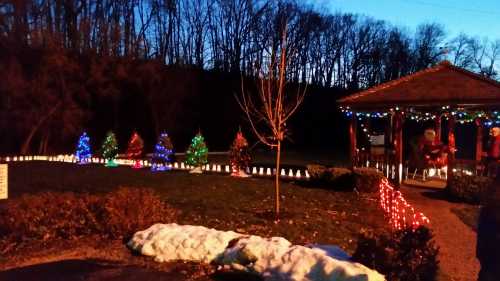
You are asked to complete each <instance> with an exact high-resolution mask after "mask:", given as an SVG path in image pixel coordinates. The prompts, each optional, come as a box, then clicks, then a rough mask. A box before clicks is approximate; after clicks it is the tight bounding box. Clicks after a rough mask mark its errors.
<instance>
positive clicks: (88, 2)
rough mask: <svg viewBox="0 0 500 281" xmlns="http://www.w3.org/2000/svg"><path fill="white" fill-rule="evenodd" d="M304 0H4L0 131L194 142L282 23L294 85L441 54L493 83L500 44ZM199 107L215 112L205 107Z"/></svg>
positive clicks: (378, 71)
mask: <svg viewBox="0 0 500 281" xmlns="http://www.w3.org/2000/svg"><path fill="white" fill-rule="evenodd" d="M300 3H301V2H300V1H298V0H0V77H2V78H3V80H2V82H1V83H0V117H1V118H0V130H2V131H3V133H2V135H3V134H4V133H6V134H7V133H8V135H10V136H15V137H11V144H10V146H9V147H12V146H14V147H16V149H19V150H21V151H22V152H23V153H29V152H40V153H45V152H47V151H50V150H51V148H54V147H56V145H59V143H58V142H60V140H61V139H69V138H70V137H74V136H75V135H78V134H79V133H80V132H81V130H82V128H85V127H87V128H89V127H90V128H92V127H99V128H100V129H99V130H100V131H102V132H99V133H100V134H101V133H102V134H104V132H105V131H106V130H107V129H110V128H111V129H114V130H117V131H118V137H119V138H123V139H127V138H128V136H127V134H128V133H129V130H131V129H133V127H135V128H136V129H139V130H140V129H141V126H144V127H145V128H147V130H146V132H145V134H146V135H150V138H151V139H153V140H154V139H155V134H158V133H159V132H160V131H161V130H163V129H168V130H169V131H170V130H173V131H174V132H173V133H172V135H173V136H174V139H175V136H176V132H177V133H178V134H180V135H182V136H188V135H189V134H191V133H192V132H191V131H189V130H188V128H190V129H192V128H191V127H193V126H194V127H197V126H201V125H203V124H200V123H203V122H205V123H208V122H209V120H210V118H207V117H206V116H203V118H200V116H201V115H202V114H205V115H207V114H211V115H214V116H220V117H222V118H223V117H224V116H227V113H228V112H229V111H231V112H232V113H234V111H238V108H237V105H236V103H235V101H234V97H233V95H234V92H235V91H240V89H239V85H240V82H239V79H240V77H242V75H243V77H252V76H256V75H258V70H259V69H262V67H265V66H266V65H268V64H267V63H266V62H267V61H269V59H270V56H272V54H275V53H277V51H278V49H279V44H280V36H281V35H280V33H281V32H280V30H281V28H282V25H281V24H280V23H283V22H286V23H287V29H286V30H287V34H286V37H287V41H288V54H287V55H288V57H289V60H288V62H287V64H288V65H287V72H286V76H287V77H286V78H287V80H288V81H290V82H292V83H309V84H312V86H313V87H311V89H313V88H314V89H329V88H334V89H337V90H336V91H330V93H341V92H342V91H345V90H347V91H349V92H351V91H355V90H358V89H360V88H365V87H368V86H372V85H375V84H378V83H380V82H384V81H387V80H391V79H396V78H398V77H401V76H403V75H406V74H409V73H412V72H414V71H417V70H419V69H422V68H425V67H428V66H431V65H433V64H435V63H437V62H439V61H440V60H442V59H445V58H447V59H449V60H451V61H452V63H454V64H456V65H459V66H463V67H466V68H469V69H471V70H474V71H477V72H480V73H482V74H483V75H485V76H488V77H493V78H495V77H497V73H498V64H499V59H500V40H497V41H488V40H482V39H478V38H475V37H470V36H467V35H464V34H461V35H459V36H457V37H456V38H452V39H451V40H447V39H446V38H447V37H446V34H445V32H444V28H443V27H442V26H440V25H438V24H434V23H424V24H422V25H420V26H418V27H417V28H416V30H415V31H409V30H408V29H406V28H403V27H399V26H393V25H391V24H389V23H387V22H384V21H380V20H376V19H373V18H370V17H365V16H360V15H355V14H347V13H340V12H339V13H334V14H331V13H323V12H321V11H319V10H318V9H315V8H314V7H310V6H306V5H303V4H300ZM207 71H208V72H207ZM207 73H208V74H207ZM210 73H212V74H210ZM207 89H208V90H207ZM321 92H323V90H321ZM313 95H314V94H313V93H312V92H311V96H313ZM332 95H334V94H332ZM216 99H217V101H215V100H216ZM308 99H313V97H311V98H307V99H306V100H305V106H306V107H307V106H313V105H314V106H318V105H321V103H316V102H315V101H309V100H308ZM332 100H335V97H332ZM203 104H211V105H212V106H214V107H217V109H214V108H212V109H211V111H210V110H209V109H210V108H208V109H206V111H205V112H203V111H202V110H201V109H200V108H203ZM229 108H231V109H229ZM233 109H234V110H233ZM304 111H305V112H309V111H311V110H309V109H307V108H305V109H304ZM316 111H317V110H314V112H316ZM218 114H219V115H218ZM129 115H132V116H135V117H137V116H139V117H138V119H139V120H140V122H139V121H134V118H129V119H127V118H128V116H129ZM184 117H185V118H184ZM186 118H187V119H186ZM297 118H298V119H299V117H297ZM214 119H215V117H214ZM226 119H227V118H226ZM235 119H236V120H230V121H227V122H229V123H231V124H230V125H228V126H227V127H228V130H229V131H227V132H226V131H223V130H222V129H220V128H212V129H211V131H210V132H219V133H222V134H227V135H228V138H229V139H231V136H232V135H233V134H234V132H233V131H230V130H231V129H233V128H230V127H231V126H237V125H238V123H239V122H241V121H240V120H239V119H238V118H235ZM102 120H104V121H102ZM302 121H303V120H302ZM131 122H132V124H131ZM134 122H135V123H134ZM141 122H142V123H141ZM227 122H226V123H227ZM141 124H147V125H141ZM101 127H102V128H101ZM221 127H222V126H221ZM304 127H307V126H304ZM188 131H189V132H188ZM210 132H206V133H208V134H210ZM209 137H210V136H208V138H209ZM16 139H17V140H21V141H15V140H16ZM186 139H187V137H186ZM2 141H4V140H2ZM146 141H148V137H147V136H146ZM52 150H53V149H52Z"/></svg>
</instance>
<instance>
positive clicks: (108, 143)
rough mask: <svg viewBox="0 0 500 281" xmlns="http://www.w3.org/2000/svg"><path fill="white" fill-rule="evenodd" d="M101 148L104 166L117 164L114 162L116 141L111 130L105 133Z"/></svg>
mask: <svg viewBox="0 0 500 281" xmlns="http://www.w3.org/2000/svg"><path fill="white" fill-rule="evenodd" d="M101 150H102V157H103V158H104V159H106V164H105V166H106V167H116V166H118V165H117V164H116V162H115V158H116V155H117V154H118V143H117V141H116V137H115V134H114V133H113V132H111V131H109V132H108V133H107V134H106V139H104V142H103V144H102V147H101Z"/></svg>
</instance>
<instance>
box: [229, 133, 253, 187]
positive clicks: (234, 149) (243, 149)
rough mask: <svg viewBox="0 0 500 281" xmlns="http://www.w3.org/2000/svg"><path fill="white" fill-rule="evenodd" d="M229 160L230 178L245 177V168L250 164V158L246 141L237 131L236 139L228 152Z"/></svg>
mask: <svg viewBox="0 0 500 281" xmlns="http://www.w3.org/2000/svg"><path fill="white" fill-rule="evenodd" d="M229 159H230V163H231V169H232V174H231V175H232V176H236V177H246V176H248V175H247V174H246V173H245V170H246V168H247V167H248V165H249V164H250V161H251V160H252V158H251V157H250V153H249V151H248V141H247V139H245V137H244V136H243V133H242V132H241V131H239V132H238V133H237V134H236V138H235V139H234V141H233V144H232V145H231V149H230V150H229Z"/></svg>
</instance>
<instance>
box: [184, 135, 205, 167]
mask: <svg viewBox="0 0 500 281" xmlns="http://www.w3.org/2000/svg"><path fill="white" fill-rule="evenodd" d="M207 162H208V148H207V145H206V144H205V140H204V138H203V136H202V135H201V133H198V134H197V135H196V136H195V137H194V138H193V140H192V141H191V144H190V145H189V148H188V150H187V151H186V164H188V165H191V166H194V167H195V168H194V169H193V170H191V173H201V172H202V170H201V166H202V165H204V164H207Z"/></svg>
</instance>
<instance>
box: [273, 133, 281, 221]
mask: <svg viewBox="0 0 500 281" xmlns="http://www.w3.org/2000/svg"><path fill="white" fill-rule="evenodd" d="M280 160H281V141H280V140H278V146H277V150H276V173H275V182H274V191H275V199H276V206H275V210H274V211H275V216H276V221H279V214H280Z"/></svg>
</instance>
